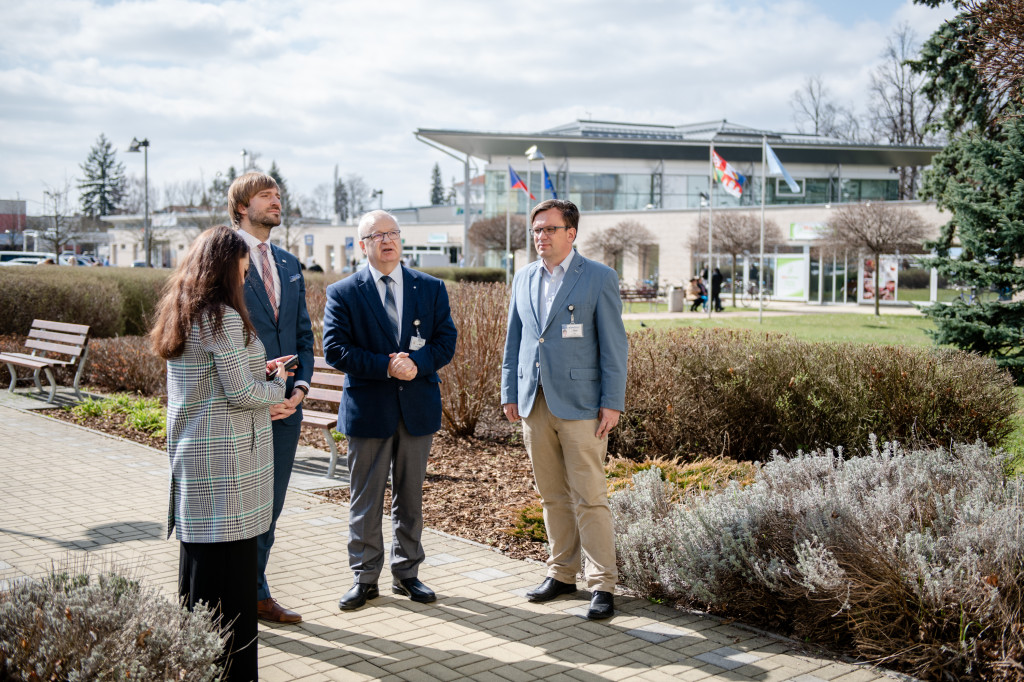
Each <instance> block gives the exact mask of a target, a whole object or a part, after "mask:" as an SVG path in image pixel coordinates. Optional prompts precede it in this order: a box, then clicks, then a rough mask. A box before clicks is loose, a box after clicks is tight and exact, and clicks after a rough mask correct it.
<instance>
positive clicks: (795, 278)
mask: <svg viewBox="0 0 1024 682" xmlns="http://www.w3.org/2000/svg"><path fill="white" fill-rule="evenodd" d="M806 271H807V267H806V261H805V259H804V257H803V256H779V257H778V258H777V259H776V261H775V293H774V294H773V296H774V297H775V298H792V299H798V300H802V299H804V298H806V296H807V294H806V284H805V283H804V275H805V274H806Z"/></svg>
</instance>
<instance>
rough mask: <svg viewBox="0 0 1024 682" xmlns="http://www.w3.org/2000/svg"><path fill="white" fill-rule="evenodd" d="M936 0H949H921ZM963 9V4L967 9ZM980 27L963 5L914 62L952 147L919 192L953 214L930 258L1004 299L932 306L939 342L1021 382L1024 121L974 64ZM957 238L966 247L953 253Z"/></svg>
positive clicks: (933, 1)
mask: <svg viewBox="0 0 1024 682" xmlns="http://www.w3.org/2000/svg"><path fill="white" fill-rule="evenodd" d="M915 1H916V2H917V3H918V4H927V5H931V6H936V5H938V4H941V1H942V0H915ZM961 9H962V8H961ZM980 30H981V28H980V24H979V22H978V21H977V19H976V17H974V16H972V15H971V14H970V13H969V12H967V11H966V10H962V11H961V12H960V14H958V15H957V16H956V17H955V18H954V19H952V20H950V21H948V22H946V23H944V24H943V25H942V26H941V27H940V28H939V29H938V30H937V31H936V32H935V33H934V34H933V35H932V36H931V38H930V39H929V40H928V41H927V42H926V43H925V45H924V46H923V47H922V49H921V58H920V59H919V60H918V61H917V62H915V63H914V64H913V67H914V68H915V70H918V71H920V72H922V73H924V74H925V75H926V76H927V78H928V82H927V83H926V84H925V88H924V90H925V93H926V94H927V95H928V97H929V98H930V99H932V100H933V101H935V100H938V99H945V101H946V103H947V106H946V109H945V114H944V117H943V121H942V127H943V128H945V130H946V132H947V133H948V134H949V135H950V138H951V139H950V143H949V145H948V146H947V147H946V148H945V149H943V150H942V151H941V152H940V153H939V154H937V155H936V156H935V158H934V159H933V160H932V169H931V170H930V171H928V172H927V173H926V174H925V181H924V185H923V187H922V192H921V195H922V196H923V197H924V198H926V199H934V200H935V201H936V203H937V205H938V206H939V208H941V209H943V210H945V211H948V212H949V213H950V214H952V219H951V220H950V221H949V222H948V223H947V224H946V225H944V226H943V228H942V232H941V235H940V237H939V239H937V240H936V241H934V242H929V243H927V244H926V245H925V246H926V247H928V248H931V249H934V250H935V253H936V257H935V258H932V259H930V261H929V264H930V265H933V266H934V267H936V268H938V270H939V272H941V273H942V274H943V275H945V276H946V277H948V278H950V279H952V280H954V281H957V282H960V283H963V284H965V285H970V286H971V287H973V288H974V289H975V290H984V289H995V290H997V291H998V292H999V293H1000V298H1002V299H1006V300H1003V301H985V302H978V301H963V300H956V301H953V302H952V303H951V304H949V305H933V306H930V307H928V308H927V309H926V313H927V314H928V316H929V317H931V318H932V319H933V320H935V324H936V326H937V330H936V331H935V332H934V333H933V337H934V338H935V340H936V341H937V342H938V343H944V344H951V345H955V346H957V347H959V348H963V349H966V350H971V351H974V352H977V353H982V354H985V355H990V356H992V357H994V358H995V359H996V361H997V362H998V363H999V364H1000V365H1001V366H1003V367H1005V368H1007V369H1008V370H1009V371H1010V372H1011V374H1012V375H1013V377H1014V379H1015V380H1016V381H1017V382H1018V383H1022V382H1024V301H1017V300H1010V299H1012V298H1019V297H1017V296H1014V294H1017V293H1019V292H1024V270H1022V269H1021V268H1019V267H1018V266H1017V264H1018V263H1020V262H1021V260H1022V259H1024V118H1022V114H1024V112H1021V111H1020V110H1016V109H1014V106H1015V105H1014V103H1013V102H1012V101H1009V100H1007V99H1006V98H1005V97H1001V96H1000V95H999V94H998V93H994V92H993V91H992V90H991V89H990V88H989V87H987V86H986V83H985V82H984V81H983V79H982V78H981V77H980V75H979V74H978V72H977V70H976V68H975V64H976V61H977V50H978V48H979V46H981V45H984V41H983V40H979V33H980ZM957 242H959V246H960V253H959V254H957V253H956V252H955V251H954V246H956V243H957Z"/></svg>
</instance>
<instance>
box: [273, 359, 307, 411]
mask: <svg viewBox="0 0 1024 682" xmlns="http://www.w3.org/2000/svg"><path fill="white" fill-rule="evenodd" d="M289 357H290V356H287V355H286V356H284V357H281V358H274V359H273V360H267V376H268V377H269V376H271V375H277V376H278V377H281V378H287V377H290V376H295V372H289V371H288V370H286V369H285V368H284V362H282V361H283V360H287V359H288V358H289ZM305 395H306V393H305V392H304V391H303V390H302V389H301V388H294V389H292V395H291V397H290V398H287V399H285V400H283V401H281V402H279V403H278V404H276V405H271V406H270V420H271V421H276V420H278V419H284V418H285V417H290V416H292V415H293V414H295V410H296V409H298V407H299V403H301V402H302V399H303V398H304V397H305Z"/></svg>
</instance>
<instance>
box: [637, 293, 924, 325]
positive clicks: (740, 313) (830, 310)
mask: <svg viewBox="0 0 1024 682" xmlns="http://www.w3.org/2000/svg"><path fill="white" fill-rule="evenodd" d="M722 304H723V305H725V306H727V307H726V312H723V313H711V315H712V317H720V316H721V317H757V316H758V310H757V306H756V305H755V306H752V307H749V308H744V307H742V306H738V307H736V308H733V307H732V299H731V298H726V297H725V296H724V295H723V296H722ZM622 310H623V313H622V319H624V320H652V319H653V320H667V319H684V320H686V319H691V320H693V319H701V318H704V319H706V318H707V316H708V314H707V311H703V310H702V311H700V312H695V313H691V312H690V306H689V304H686V306H685V307H684V310H683V312H678V313H670V312H652V311H651V310H650V305H649V304H647V303H633V304H632V305H630V304H629V303H623V308H622ZM836 313H851V314H854V315H874V314H875V306H873V305H858V304H856V303H825V304H822V305H818V304H817V303H794V302H791V301H772V302H771V303H769V304H768V305H766V306H765V307H764V316H765V317H784V316H786V315H828V314H836ZM881 314H882V315H917V316H920V315H921V311H920V310H919V309H918V308H917V307H916V306H913V305H905V304H899V305H894V304H886V305H883V306H882V309H881Z"/></svg>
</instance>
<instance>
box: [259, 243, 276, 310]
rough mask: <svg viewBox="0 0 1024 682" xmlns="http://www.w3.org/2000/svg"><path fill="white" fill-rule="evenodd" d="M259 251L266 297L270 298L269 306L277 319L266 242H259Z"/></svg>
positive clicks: (272, 276) (272, 275)
mask: <svg viewBox="0 0 1024 682" xmlns="http://www.w3.org/2000/svg"><path fill="white" fill-rule="evenodd" d="M260 253H261V254H262V255H263V259H262V260H263V263H262V266H263V286H264V287H266V289H267V298H269V299H270V307H271V308H272V309H273V310H274V319H275V320H276V319H277V297H276V296H274V274H273V273H272V272H271V271H270V253H269V252H268V249H267V245H266V244H260Z"/></svg>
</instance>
